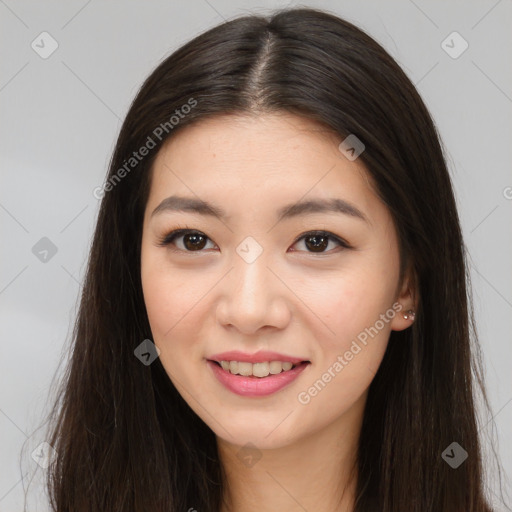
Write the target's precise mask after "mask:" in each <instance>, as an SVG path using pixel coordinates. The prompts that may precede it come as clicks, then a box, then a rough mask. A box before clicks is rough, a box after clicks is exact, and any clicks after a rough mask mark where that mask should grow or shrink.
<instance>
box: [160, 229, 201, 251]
mask: <svg viewBox="0 0 512 512" xmlns="http://www.w3.org/2000/svg"><path fill="white" fill-rule="evenodd" d="M180 240H181V242H180V243H178V241H180ZM208 240H209V238H208V237H207V236H206V235H205V234H204V233H201V232H200V231H194V230H191V229H177V230H175V231H172V232H171V233H169V234H168V235H166V236H164V238H163V239H162V240H160V242H159V244H158V245H160V246H168V245H175V246H176V249H175V250H178V251H183V252H199V251H201V250H202V249H204V248H205V246H206V244H207V241H208Z"/></svg>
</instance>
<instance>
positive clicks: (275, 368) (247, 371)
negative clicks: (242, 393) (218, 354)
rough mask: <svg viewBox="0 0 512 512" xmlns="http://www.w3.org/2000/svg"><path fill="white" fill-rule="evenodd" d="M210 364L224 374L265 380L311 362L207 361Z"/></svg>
mask: <svg viewBox="0 0 512 512" xmlns="http://www.w3.org/2000/svg"><path fill="white" fill-rule="evenodd" d="M208 361H210V363H213V364H215V365H216V366H217V367H219V368H221V369H222V370H223V371H224V372H225V373H227V374H231V375H239V376H242V377H249V378H253V379H265V378H267V377H271V376H273V375H280V374H284V373H287V372H293V371H294V370H295V369H296V368H298V367H305V366H307V365H308V364H311V361H308V360H304V361H298V362H293V363H292V362H290V361H276V360H274V361H262V362H258V363H249V362H245V361H227V360H222V361H216V360H212V359H209V360H208Z"/></svg>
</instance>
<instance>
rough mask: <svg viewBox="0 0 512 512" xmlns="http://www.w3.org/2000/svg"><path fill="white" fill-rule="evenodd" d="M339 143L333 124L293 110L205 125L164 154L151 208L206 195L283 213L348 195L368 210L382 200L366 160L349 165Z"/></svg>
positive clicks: (183, 134)
mask: <svg viewBox="0 0 512 512" xmlns="http://www.w3.org/2000/svg"><path fill="white" fill-rule="evenodd" d="M342 140H343V137H340V136H339V135H338V134H336V133H335V132H334V131H333V130H331V129H329V128H328V127H326V126H324V125H322V124H320V123H317V122H315V121H312V120H310V119H307V118H303V117H299V116H296V115H293V114H288V113H278V114H265V115H261V116H240V115H237V116H235V115H229V116H216V117H212V118H209V119H205V120H201V121H199V122H197V123H194V124H192V125H189V126H187V127H185V128H183V129H181V130H180V131H178V132H177V133H176V134H175V135H173V136H172V137H171V138H170V139H168V140H167V141H166V143H165V144H164V145H163V147H162V148H161V150H160V151H159V154H158V155H157V158H156V159H155V162H154V165H153V170H152V180H151V181H152V183H151V192H150V198H149V201H148V207H150V206H152V205H153V207H154V206H156V204H157V203H158V202H160V201H161V200H162V199H164V198H165V197H167V196H168V195H171V194H179V195H188V196H190V195H195V196H197V197H200V198H205V197H207V198H209V199H211V200H212V201H213V202H216V203H218V204H224V205H226V207H227V208H228V209H229V206H230V205H231V206H232V207H233V208H235V207H236V206H237V204H235V203H237V201H240V203H239V204H238V206H245V207H247V206H249V205H252V206H253V207H255V205H256V204H261V203H265V205H266V207H268V206H269V204H270V205H272V204H275V207H276V208H278V206H279V204H280V203H283V204H284V203H287V202H290V201H298V200H299V199H301V198H307V197H308V196H314V197H316V198H319V197H320V198H330V197H342V198H343V197H344V198H347V199H349V198H350V200H351V201H353V202H354V201H355V202H357V203H358V206H359V207H360V208H362V209H365V208H366V209H371V203H373V202H375V201H376V200H377V197H376V194H375V193H374V191H373V189H372V186H371V179H370V178H369V175H368V173H367V170H366V168H365V166H364V164H363V163H362V160H361V159H356V160H354V161H350V160H348V159H347V158H346V157H345V156H344V154H343V153H342V152H341V151H340V150H339V149H338V145H339V144H340V142H341V141H342ZM235 191H236V192H237V194H236V196H235V195H234V194H233V193H234V192H235ZM226 201H228V202H226ZM278 203H279V204H278Z"/></svg>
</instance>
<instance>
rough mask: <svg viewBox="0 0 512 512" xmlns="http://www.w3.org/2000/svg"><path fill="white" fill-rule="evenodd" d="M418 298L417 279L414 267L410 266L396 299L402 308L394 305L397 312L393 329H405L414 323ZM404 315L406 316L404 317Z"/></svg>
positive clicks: (393, 321) (392, 322)
mask: <svg viewBox="0 0 512 512" xmlns="http://www.w3.org/2000/svg"><path fill="white" fill-rule="evenodd" d="M416 298H417V291H416V279H415V276H414V274H413V271H412V268H411V267H409V268H408V269H407V272H406V274H405V276H404V279H403V283H402V286H401V289H400V291H399V293H398V295H397V297H396V300H395V303H398V304H399V305H400V309H398V307H396V306H394V309H395V311H396V312H397V313H396V315H395V316H394V318H393V320H392V321H391V330H392V331H403V330H404V329H407V328H408V327H410V326H411V325H412V324H413V322H414V319H415V314H416V310H417V307H418V302H417V299H416ZM411 312H412V313H411ZM404 316H405V317H406V318H404Z"/></svg>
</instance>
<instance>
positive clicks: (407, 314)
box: [403, 309, 416, 320]
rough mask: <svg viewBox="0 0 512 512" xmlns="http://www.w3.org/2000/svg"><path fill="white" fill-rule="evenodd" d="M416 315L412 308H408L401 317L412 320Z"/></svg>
mask: <svg viewBox="0 0 512 512" xmlns="http://www.w3.org/2000/svg"><path fill="white" fill-rule="evenodd" d="M415 316H416V313H415V312H414V311H413V310H412V309H409V310H408V311H406V312H405V313H404V314H403V317H404V318H405V319H406V320H414V317H415Z"/></svg>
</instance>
